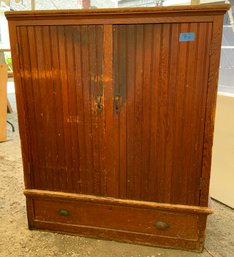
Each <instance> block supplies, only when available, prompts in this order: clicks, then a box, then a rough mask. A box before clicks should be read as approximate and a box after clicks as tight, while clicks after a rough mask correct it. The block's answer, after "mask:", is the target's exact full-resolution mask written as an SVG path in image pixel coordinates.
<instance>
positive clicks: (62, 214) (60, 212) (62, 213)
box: [58, 209, 70, 217]
mask: <svg viewBox="0 0 234 257" xmlns="http://www.w3.org/2000/svg"><path fill="white" fill-rule="evenodd" d="M58 214H59V215H60V216H63V217H67V216H70V212H69V211H68V210H65V209H60V210H59V211H58Z"/></svg>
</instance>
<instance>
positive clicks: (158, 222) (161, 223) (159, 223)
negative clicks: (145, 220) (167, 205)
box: [154, 220, 170, 230]
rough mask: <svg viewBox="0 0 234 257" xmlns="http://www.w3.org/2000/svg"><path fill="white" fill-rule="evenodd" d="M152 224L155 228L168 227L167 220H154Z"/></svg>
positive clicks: (162, 228)
mask: <svg viewBox="0 0 234 257" xmlns="http://www.w3.org/2000/svg"><path fill="white" fill-rule="evenodd" d="M154 225H155V227H156V228H157V229H160V230H165V229H168V228H169V227H170V226H169V224H168V223H167V222H165V221H161V220H159V221H157V222H155V224H154Z"/></svg>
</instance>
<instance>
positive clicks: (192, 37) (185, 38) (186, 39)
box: [180, 32, 195, 42]
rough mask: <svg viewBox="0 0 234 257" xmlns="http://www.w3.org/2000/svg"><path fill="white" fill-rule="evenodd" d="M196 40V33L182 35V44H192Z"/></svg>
mask: <svg viewBox="0 0 234 257" xmlns="http://www.w3.org/2000/svg"><path fill="white" fill-rule="evenodd" d="M194 40H195V34H194V32H187V33H180V42H191V41H194Z"/></svg>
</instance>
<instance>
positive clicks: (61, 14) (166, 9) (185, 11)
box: [5, 4, 230, 20]
mask: <svg viewBox="0 0 234 257" xmlns="http://www.w3.org/2000/svg"><path fill="white" fill-rule="evenodd" d="M229 8H230V4H204V5H187V6H157V7H141V8H111V9H107V8H106V9H78V10H38V11H7V12H5V15H6V17H7V19H8V20H25V19H29V20H30V19H48V18H52V19H61V18H65V17H66V18H70V19H74V18H86V17H90V18H94V17H95V18H117V17H131V16H134V15H137V16H141V17H149V16H151V15H153V16H168V15H169V16H170V15H183V16H189V15H199V14H203V15H204V14H205V15H210V14H224V13H225V12H226V11H227V10H228V9H229Z"/></svg>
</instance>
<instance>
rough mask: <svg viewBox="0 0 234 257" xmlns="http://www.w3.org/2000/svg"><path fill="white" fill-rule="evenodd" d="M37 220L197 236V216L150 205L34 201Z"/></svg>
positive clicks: (179, 236)
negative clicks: (162, 209)
mask: <svg viewBox="0 0 234 257" xmlns="http://www.w3.org/2000/svg"><path fill="white" fill-rule="evenodd" d="M33 205H34V219H35V221H42V222H52V223H60V224H61V223H62V224H66V225H69V224H70V225H76V226H87V227H92V228H95V227H96V228H105V229H112V230H121V231H128V232H135V233H143V234H149V235H158V236H162V237H172V238H181V239H187V240H197V239H198V217H197V215H195V214H194V215H193V214H183V213H176V212H169V211H159V210H154V209H150V208H139V207H126V206H118V205H107V204H97V203H90V202H80V201H63V200H54V201H53V200H41V199H36V200H34V204H33Z"/></svg>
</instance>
